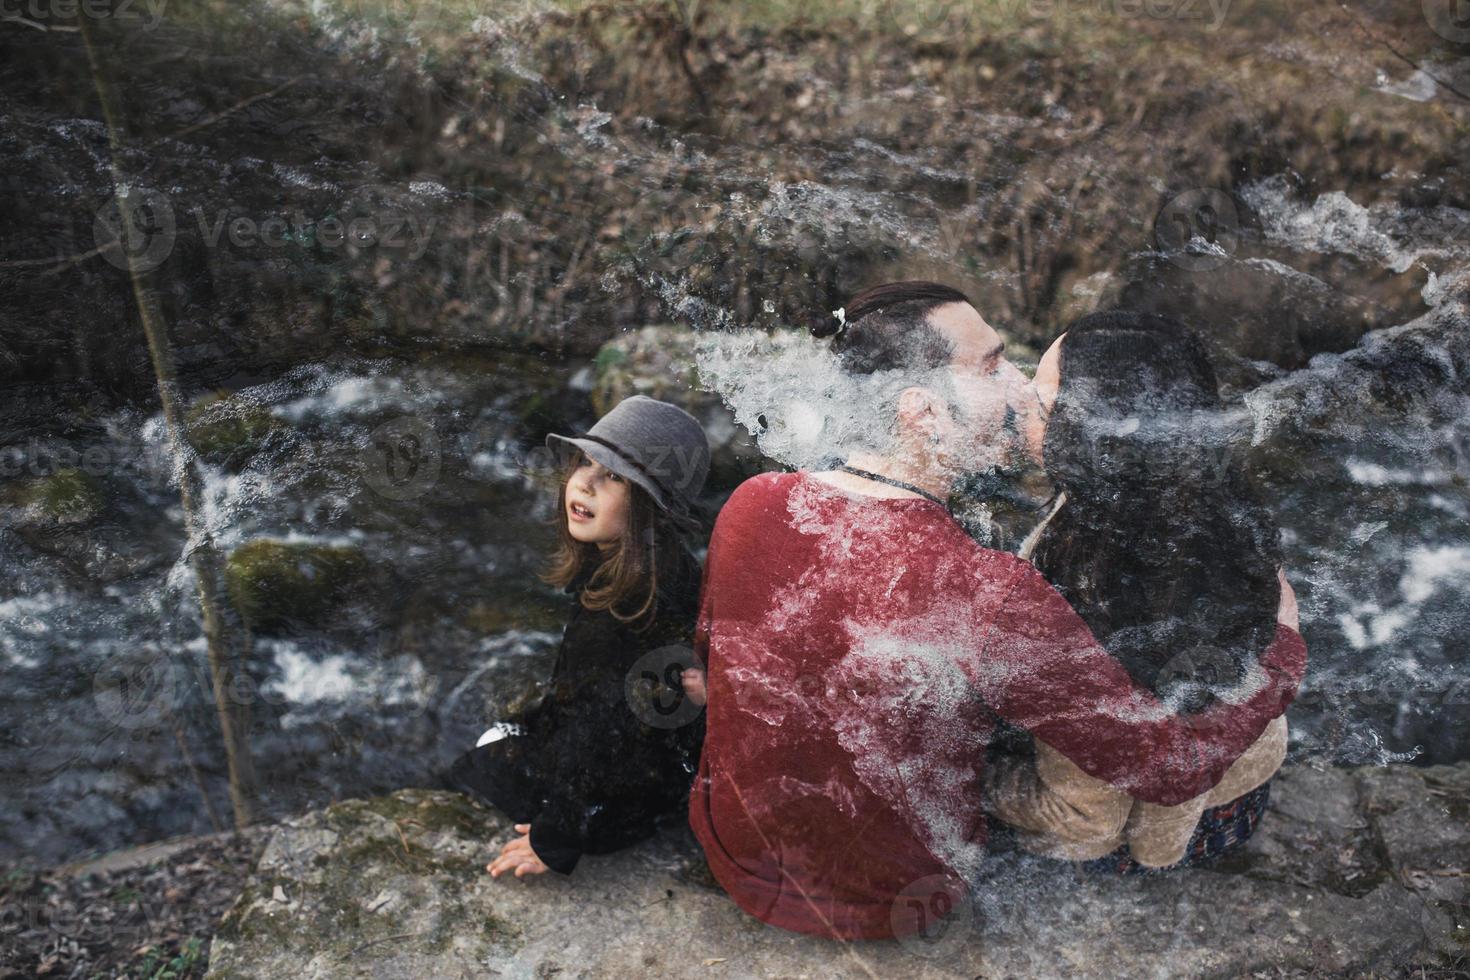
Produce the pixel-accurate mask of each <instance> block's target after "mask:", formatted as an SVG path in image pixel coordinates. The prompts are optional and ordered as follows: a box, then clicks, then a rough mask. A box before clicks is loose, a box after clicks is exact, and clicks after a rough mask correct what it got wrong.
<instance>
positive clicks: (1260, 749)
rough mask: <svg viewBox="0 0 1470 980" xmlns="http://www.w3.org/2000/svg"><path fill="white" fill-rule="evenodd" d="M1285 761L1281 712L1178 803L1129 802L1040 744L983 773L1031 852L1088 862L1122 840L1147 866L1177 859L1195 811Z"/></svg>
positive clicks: (994, 807) (997, 809) (1224, 799)
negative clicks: (1220, 774)
mask: <svg viewBox="0 0 1470 980" xmlns="http://www.w3.org/2000/svg"><path fill="white" fill-rule="evenodd" d="M1285 758H1286V717H1285V716H1282V717H1280V718H1277V719H1276V720H1275V721H1273V722H1271V724H1270V725H1268V726H1266V730H1265V731H1264V732H1263V733H1262V734H1261V737H1260V738H1259V739H1257V740H1256V743H1255V744H1254V745H1252V746H1251V747H1250V748H1249V749H1247V750H1246V751H1245V754H1244V755H1242V756H1241V757H1240V758H1239V759H1236V760H1235V764H1234V765H1233V766H1231V767H1230V768H1229V769H1228V770H1227V771H1226V773H1225V777H1224V778H1223V779H1221V780H1220V782H1219V783H1217V784H1216V785H1215V788H1214V789H1212V790H1210V791H1209V792H1208V793H1202V794H1200V795H1199V796H1196V797H1195V798H1194V799H1192V800H1189V801H1187V802H1185V803H1181V804H1179V805H1178V806H1159V805H1158V804H1155V803H1145V802H1143V801H1142V800H1135V799H1133V798H1132V797H1131V796H1129V795H1128V794H1127V793H1124V792H1123V791H1122V790H1120V789H1115V788H1114V787H1113V786H1111V785H1110V784H1108V783H1105V782H1103V781H1102V780H1100V779H1094V778H1093V777H1092V776H1089V775H1087V773H1085V772H1083V771H1082V770H1081V769H1079V768H1078V767H1077V765H1076V764H1075V763H1073V762H1072V761H1071V760H1070V759H1068V758H1067V757H1066V756H1064V755H1062V754H1061V753H1060V752H1058V751H1057V750H1056V749H1053V748H1052V747H1051V746H1049V745H1047V744H1046V743H1044V742H1040V741H1038V742H1037V743H1036V761H1035V763H1034V764H1033V763H1032V762H1031V761H1030V760H1021V759H1008V760H1002V761H1000V762H999V763H997V764H996V765H993V766H990V767H989V768H988V769H987V770H986V778H985V782H986V793H987V796H988V798H989V808H990V811H991V812H992V813H994V814H995V815H996V816H997V817H999V818H1000V819H1001V820H1003V821H1005V822H1006V823H1008V824H1010V825H1011V826H1012V827H1015V828H1016V830H1017V837H1018V838H1019V840H1020V843H1021V846H1022V847H1024V848H1026V849H1027V850H1029V851H1032V852H1034V853H1037V854H1044V855H1046V856H1048V857H1055V858H1063V859H1066V860H1072V861H1087V860H1090V859H1092V858H1098V857H1102V856H1103V855H1104V854H1109V853H1111V852H1113V851H1115V850H1117V849H1118V848H1119V847H1122V846H1123V845H1124V844H1127V845H1128V848H1129V851H1130V853H1131V854H1132V855H1133V859H1134V860H1135V861H1137V862H1138V863H1139V864H1142V865H1146V866H1148V867H1151V868H1162V867H1166V866H1168V865H1171V864H1174V863H1176V862H1177V861H1179V860H1180V859H1181V858H1183V857H1184V852H1185V849H1186V848H1187V847H1188V846H1189V839H1190V837H1191V836H1192V835H1193V834H1194V828H1195V826H1196V825H1197V824H1198V823H1199V818H1200V814H1202V813H1204V811H1205V810H1207V809H1208V808H1210V807H1213V806H1220V805H1222V804H1225V803H1229V802H1230V801H1231V800H1233V799H1235V798H1236V797H1238V796H1241V795H1243V794H1245V793H1249V792H1250V791H1251V790H1253V789H1255V788H1256V787H1258V786H1260V785H1261V784H1262V783H1264V782H1265V781H1266V780H1268V779H1270V778H1271V777H1272V776H1273V775H1274V774H1275V773H1276V770H1277V769H1279V768H1281V762H1282V760H1283V759H1285Z"/></svg>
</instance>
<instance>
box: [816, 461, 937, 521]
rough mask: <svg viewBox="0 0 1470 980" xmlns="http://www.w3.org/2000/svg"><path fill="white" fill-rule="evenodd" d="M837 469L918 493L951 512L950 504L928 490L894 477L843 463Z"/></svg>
mask: <svg viewBox="0 0 1470 980" xmlns="http://www.w3.org/2000/svg"><path fill="white" fill-rule="evenodd" d="M837 468H838V469H839V470H841V471H842V472H844V473H851V474H852V475H853V476H860V477H862V478H863V479H864V480H872V481H874V482H875V483H886V484H888V485H889V486H890V487H897V488H898V489H900V490H907V491H909V492H910V493H916V494H918V495H919V496H921V497H924V498H926V499H928V500H932V501H934V502H935V503H936V504H938V505H939V506H941V507H943V508H944V509H945V510H946V511H948V510H949V504H948V503H946V502H945V501H943V500H940V499H939V498H938V497H936V496H934V494H932V493H930V492H929V491H928V490H923V489H921V488H919V487H916V486H914V485H913V484H912V483H905V482H903V481H902V480H895V479H894V478H893V477H891V476H883V475H882V474H881V473H869V472H868V471H867V470H860V469H858V468H857V467H856V466H848V465H847V464H846V463H843V464H842V465H841V466H839V467H837Z"/></svg>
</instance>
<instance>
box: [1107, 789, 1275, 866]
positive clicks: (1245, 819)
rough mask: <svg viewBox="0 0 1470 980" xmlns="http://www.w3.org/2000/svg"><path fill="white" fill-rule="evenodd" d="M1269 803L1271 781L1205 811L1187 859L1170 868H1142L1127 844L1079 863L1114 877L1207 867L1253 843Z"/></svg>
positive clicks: (1201, 815) (1192, 839) (1185, 856)
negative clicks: (1247, 842) (1203, 865)
mask: <svg viewBox="0 0 1470 980" xmlns="http://www.w3.org/2000/svg"><path fill="white" fill-rule="evenodd" d="M1270 800H1271V783H1270V782H1269V781H1268V782H1265V783H1262V784H1261V785H1260V786H1258V787H1256V788H1255V789H1253V790H1251V791H1250V792H1249V793H1246V794H1245V795H1244V796H1238V797H1236V798H1235V799H1233V800H1231V801H1230V802H1229V803H1225V804H1223V805H1221V806H1216V807H1211V808H1210V809H1208V810H1206V811H1205V812H1204V813H1202V814H1200V818H1199V824H1198V826H1196V827H1195V829H1194V836H1193V837H1191V838H1190V839H1189V847H1188V848H1187V849H1186V850H1185V852H1184V857H1183V858H1181V859H1180V860H1179V861H1178V862H1176V863H1175V864H1171V865H1169V866H1168V867H1167V868H1150V867H1148V866H1146V865H1142V864H1139V863H1138V862H1137V861H1135V860H1133V858H1132V856H1130V854H1129V853H1128V845H1126V844H1124V845H1123V846H1122V847H1120V848H1118V849H1117V850H1116V851H1114V852H1113V853H1111V854H1105V855H1103V856H1102V857H1100V858H1094V859H1093V860H1091V861H1081V862H1078V863H1079V864H1080V865H1081V866H1082V868H1083V870H1085V871H1090V872H1092V873H1094V874H1113V875H1146V874H1159V873H1160V872H1165V871H1172V870H1174V869H1175V868H1188V867H1195V866H1198V865H1202V864H1208V863H1210V862H1211V861H1213V860H1215V859H1216V858H1218V857H1221V856H1222V855H1225V854H1228V853H1230V852H1231V851H1233V850H1235V849H1236V848H1238V847H1240V846H1241V845H1242V844H1244V843H1245V842H1246V841H1248V840H1250V838H1251V835H1252V834H1254V833H1255V832H1256V826H1257V825H1258V824H1259V823H1260V822H1261V814H1263V813H1265V812H1266V804H1267V803H1268V802H1270Z"/></svg>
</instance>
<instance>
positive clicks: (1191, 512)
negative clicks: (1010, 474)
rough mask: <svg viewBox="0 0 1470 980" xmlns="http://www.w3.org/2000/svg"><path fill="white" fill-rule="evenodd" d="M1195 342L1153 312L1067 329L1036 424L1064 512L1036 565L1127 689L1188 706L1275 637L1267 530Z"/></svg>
mask: <svg viewBox="0 0 1470 980" xmlns="http://www.w3.org/2000/svg"><path fill="white" fill-rule="evenodd" d="M1221 408H1222V403H1221V400H1220V395H1219V389H1218V386H1217V383H1216V378H1215V371H1214V366H1213V365H1212V364H1211V362H1210V359H1209V356H1208V354H1207V352H1206V350H1205V347H1204V344H1203V342H1202V341H1201V339H1200V338H1199V336H1198V335H1197V334H1195V333H1193V332H1192V331H1190V330H1188V329H1186V328H1185V327H1183V326H1181V325H1180V324H1178V323H1176V322H1175V321H1173V320H1170V319H1168V318H1165V317H1161V316H1155V315H1151V314H1135V313H1125V312H1109V313H1098V314H1093V315H1091V316H1087V317H1084V318H1083V319H1081V320H1079V321H1078V322H1077V323H1076V324H1074V325H1073V326H1072V327H1071V329H1069V330H1068V331H1067V335H1066V337H1065V338H1064V339H1063V341H1062V347H1061V382H1060V388H1059V391H1058V396H1057V401H1056V406H1055V408H1054V409H1053V412H1052V416H1051V419H1050V420H1049V422H1048V425H1047V429H1046V438H1045V443H1044V459H1045V467H1046V470H1047V473H1048V474H1049V475H1050V476H1051V478H1052V480H1053V482H1054V483H1056V484H1057V485H1058V487H1059V488H1060V489H1062V490H1065V491H1066V494H1067V503H1066V505H1065V506H1064V507H1062V508H1061V510H1059V511H1058V512H1057V514H1056V516H1055V517H1054V518H1053V519H1052V521H1051V523H1050V524H1048V525H1047V527H1046V530H1045V531H1044V532H1043V533H1042V536H1041V538H1040V540H1039V542H1038V544H1037V547H1036V550H1035V552H1034V553H1033V556H1032V560H1033V561H1034V562H1035V564H1036V567H1037V568H1038V569H1039V570H1040V571H1041V572H1042V574H1043V575H1045V576H1046V578H1047V579H1048V580H1049V581H1050V582H1052V584H1053V585H1055V586H1056V588H1057V590H1058V591H1059V592H1060V593H1061V594H1062V596H1063V597H1065V598H1066V599H1067V601H1068V602H1070V603H1071V604H1072V607H1073V608H1074V609H1076V610H1077V612H1078V614H1079V615H1080V616H1081V617H1082V618H1083V619H1084V620H1085V621H1086V622H1087V625H1088V626H1089V627H1091V629H1092V632H1093V635H1094V636H1095V637H1097V639H1098V641H1099V642H1100V643H1102V644H1103V646H1105V647H1106V648H1107V649H1108V651H1109V652H1110V653H1111V654H1112V655H1113V656H1114V657H1116V658H1117V659H1118V660H1119V662H1120V663H1122V665H1123V666H1124V667H1125V668H1126V669H1127V670H1128V672H1129V674H1130V675H1131V676H1132V677H1133V678H1134V680H1136V681H1137V682H1138V683H1140V684H1142V685H1144V686H1147V687H1149V688H1151V689H1152V690H1154V691H1155V692H1156V693H1157V694H1159V695H1160V696H1161V697H1163V696H1174V697H1177V698H1179V699H1181V700H1182V702H1183V703H1182V704H1181V705H1180V707H1182V708H1183V709H1185V710H1198V709H1200V708H1203V707H1206V706H1208V705H1209V704H1210V703H1212V702H1213V701H1214V699H1215V697H1214V695H1213V694H1212V693H1211V689H1212V688H1213V689H1214V690H1215V691H1218V690H1220V689H1222V688H1224V687H1228V686H1230V685H1231V684H1233V683H1236V682H1237V681H1238V680H1239V679H1240V678H1241V677H1242V676H1243V674H1244V670H1245V668H1246V666H1247V665H1248V663H1249V662H1250V661H1251V660H1254V659H1255V658H1257V657H1258V656H1259V655H1260V653H1261V651H1262V650H1264V648H1265V647H1266V646H1267V645H1268V644H1269V643H1270V642H1271V640H1272V638H1273V637H1274V635H1275V626H1276V607H1277V603H1278V601H1279V600H1280V585H1279V583H1278V581H1277V578H1276V569H1277V567H1278V566H1279V565H1280V562H1281V551H1280V543H1279V541H1278V533H1277V528H1276V525H1275V523H1274V521H1273V520H1272V518H1271V515H1270V513H1269V512H1268V511H1267V509H1266V508H1265V506H1264V505H1263V504H1262V502H1261V500H1260V498H1259V496H1258V494H1257V492H1256V490H1255V488H1254V486H1253V485H1252V483H1251V481H1250V479H1249V478H1248V475H1247V472H1246V469H1245V466H1244V464H1243V462H1242V460H1241V459H1240V457H1239V455H1238V454H1237V453H1236V452H1235V447H1234V446H1233V445H1232V443H1231V441H1230V440H1229V439H1227V438H1226V437H1225V436H1224V435H1223V434H1222V428H1221V427H1217V426H1212V425H1211V421H1212V420H1213V421H1214V422H1216V423H1218V422H1219V420H1220V417H1221Z"/></svg>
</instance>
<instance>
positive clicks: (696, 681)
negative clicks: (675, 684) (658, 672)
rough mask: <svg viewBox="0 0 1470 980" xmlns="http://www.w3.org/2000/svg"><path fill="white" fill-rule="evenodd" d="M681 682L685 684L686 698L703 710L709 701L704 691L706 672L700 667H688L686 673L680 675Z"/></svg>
mask: <svg viewBox="0 0 1470 980" xmlns="http://www.w3.org/2000/svg"><path fill="white" fill-rule="evenodd" d="M679 680H680V681H682V682H683V684H684V696H685V697H687V698H688V699H689V700H691V701H693V702H694V703H695V704H697V705H699V706H700V707H701V708H702V707H704V704H705V702H706V701H708V700H709V695H708V693H707V692H706V691H705V689H704V671H703V670H702V669H701V668H699V667H686V668H685V669H684V673H683V674H681V675H679Z"/></svg>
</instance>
